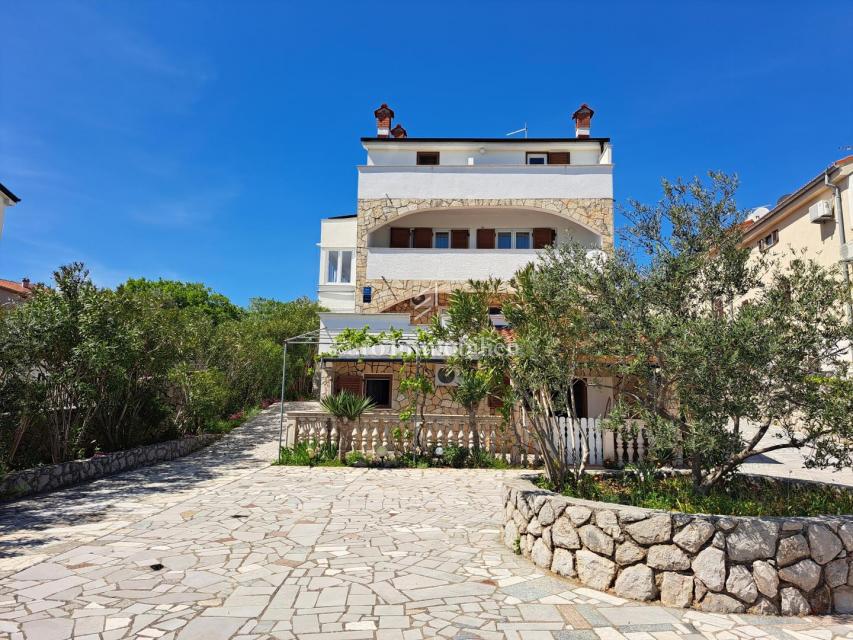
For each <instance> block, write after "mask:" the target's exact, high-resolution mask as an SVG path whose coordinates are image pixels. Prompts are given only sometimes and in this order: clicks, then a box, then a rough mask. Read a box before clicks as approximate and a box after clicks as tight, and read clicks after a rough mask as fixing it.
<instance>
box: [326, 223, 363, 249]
mask: <svg viewBox="0 0 853 640" xmlns="http://www.w3.org/2000/svg"><path fill="white" fill-rule="evenodd" d="M357 222H358V219H357V218H355V217H353V218H324V219H323V220H321V221H320V246H321V247H326V248H338V249H346V248H348V247H354V246H355V241H356V238H358V231H357Z"/></svg>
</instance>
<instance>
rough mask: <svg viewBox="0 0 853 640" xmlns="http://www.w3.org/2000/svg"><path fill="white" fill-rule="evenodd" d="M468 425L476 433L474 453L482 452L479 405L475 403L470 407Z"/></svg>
mask: <svg viewBox="0 0 853 640" xmlns="http://www.w3.org/2000/svg"><path fill="white" fill-rule="evenodd" d="M468 426H469V428H470V429H471V433H472V434H473V435H474V444H473V449H474V453H475V454H476V453H480V430H479V429H478V428H477V407H476V406H474V405H472V406H470V407H468Z"/></svg>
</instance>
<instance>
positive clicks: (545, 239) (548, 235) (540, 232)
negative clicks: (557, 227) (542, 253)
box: [533, 229, 557, 249]
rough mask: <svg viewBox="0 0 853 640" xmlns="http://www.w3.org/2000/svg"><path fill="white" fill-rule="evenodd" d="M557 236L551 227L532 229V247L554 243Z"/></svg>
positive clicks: (540, 247)
mask: <svg viewBox="0 0 853 640" xmlns="http://www.w3.org/2000/svg"><path fill="white" fill-rule="evenodd" d="M556 237H557V232H556V231H554V230H553V229H534V230H533V248H534V249H544V248H545V247H547V246H548V245H549V244H554V239H555V238H556Z"/></svg>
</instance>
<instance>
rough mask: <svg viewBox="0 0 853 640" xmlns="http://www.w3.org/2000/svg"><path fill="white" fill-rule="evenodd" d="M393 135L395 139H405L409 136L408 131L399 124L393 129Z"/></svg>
mask: <svg viewBox="0 0 853 640" xmlns="http://www.w3.org/2000/svg"><path fill="white" fill-rule="evenodd" d="M391 135H392V136H394V137H395V138H405V137H407V136H408V135H409V134H407V133H406V130H405V129H404V128H403V127H401V126H400V125H399V124H398V125H397V126H396V127H394V128H393V129H391Z"/></svg>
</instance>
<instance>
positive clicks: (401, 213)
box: [318, 104, 613, 416]
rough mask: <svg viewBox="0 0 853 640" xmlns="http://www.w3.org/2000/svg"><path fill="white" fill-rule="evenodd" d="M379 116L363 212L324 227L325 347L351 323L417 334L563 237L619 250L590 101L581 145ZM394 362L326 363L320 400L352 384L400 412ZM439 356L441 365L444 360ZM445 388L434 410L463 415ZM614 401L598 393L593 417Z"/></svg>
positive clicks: (362, 185) (386, 111)
mask: <svg viewBox="0 0 853 640" xmlns="http://www.w3.org/2000/svg"><path fill="white" fill-rule="evenodd" d="M374 115H375V116H376V126H377V132H376V136H375V137H367V138H362V139H361V143H362V146H363V148H364V150H365V152H366V154H367V158H366V162H365V164H363V165H361V166H359V167H358V202H357V208H356V213H354V214H352V215H346V216H337V217H333V218H327V219H325V220H323V221H322V226H321V236H320V245H319V246H320V281H319V286H318V299H319V302H320V304H321V305H323V306H325V307H326V308H328V309H329V310H330V311H331V313H323V314H321V350H323V349H324V347H328V345H329V343H330V342H331V340H333V338H334V335H335V333H337V332H338V331H339V330H341V329H342V328H345V327H352V328H359V327H364V326H369V327H371V329H374V330H380V329H382V328H387V327H391V326H393V327H394V328H397V329H402V330H409V331H412V330H413V327H414V326H416V325H419V324H423V323H425V322H427V321H428V320H429V319H430V318H431V317H432V316H433V315H435V314H437V313H441V311H442V309H443V308H444V307H445V306H446V304H447V294H448V293H449V292H451V291H453V290H454V289H457V288H459V287H464V286H465V283H466V282H467V281H468V280H469V279H479V280H482V279H486V278H489V277H496V278H500V279H502V280H504V281H506V280H508V279H509V278H511V277H512V276H513V274H514V273H515V272H516V271H517V270H518V269H519V268H521V267H523V266H524V265H526V264H528V263H530V262H532V261H534V260H535V259H536V257H537V254H538V253H539V252H540V251H541V250H542V249H543V248H545V247H546V246H548V245H550V244H552V243H553V242H555V241H559V242H564V241H568V240H575V241H578V242H580V243H582V244H584V245H586V246H588V247H589V248H590V250H605V251H607V250H610V249H612V247H613V163H612V149H611V145H610V139H609V138H595V137H590V123H591V120H592V116H593V110H592V109H591V108H589V107H588V106H587V105H582V106H581V107H580V108H579V109H578V110H577V111H576V112H575V113H574V114H573V115H572V118H573V119H574V121H575V137H573V138H569V137H565V138H410V137H408V135H407V132H406V130H405V129H403V127H402V126H400V125H397V126H395V127H393V128H392V119H393V117H394V112H393V110H391V109H390V108H389V107H388V106H387V105H385V104H383V105H382V106H381V107H380V108H379V109H377V110H376V111H375V113H374ZM497 304H499V301H498V302H497ZM495 318H496V321H497V319H498V318H499V313H498V312H497V311H496V313H495ZM389 355H390V354H387V353H386V354H379V355H373V356H370V357H361V356H363V354H351V356H352V357H350V358H342V357H341V358H337V359H334V360H325V361H324V365H323V367H321V371H320V375H321V392H322V393H329V392H331V391H332V390H337V389H340V388H349V389H351V390H354V391H360V392H362V393H366V394H367V395H371V396H373V397H374V398H375V399H377V400H378V401H379V404H380V405H381V406H383V407H387V408H391V409H398V408H400V407H399V400H400V398H399V397H398V393H397V384H398V382H399V381H398V379H397V375H396V371H397V369H398V368H399V363H395V362H394V361H393V360H394V359H393V358H391V357H389ZM434 360H435V362H434V368H435V369H436V370H438V369H440V368H441V361H442V360H443V356H442V355H441V354H436V355H435V358H434ZM438 385H439V386H438V390H439V392H438V393H437V394H436V399H435V402H434V404H433V406H432V407H431V410H432V411H434V412H442V413H461V411H459V410H458V409H459V408H454V407H453V405H452V403H451V401H450V400H449V394H448V393H447V388H448V387H446V386H444V384H443V381H442V380H441V378H438ZM593 395H595V397H592V396H593ZM598 396H601V397H598ZM607 397H609V396H608V395H607V394H605V392H603V391H596V393H595V394H593V393H592V392H590V397H589V398H588V402H587V407H588V409H587V411H588V413H589V415H590V416H596V415H599V413H600V412H601V410H602V409H603V405H604V403H605V402H606V399H607ZM454 409H456V410H454ZM484 409H485V408H484Z"/></svg>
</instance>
